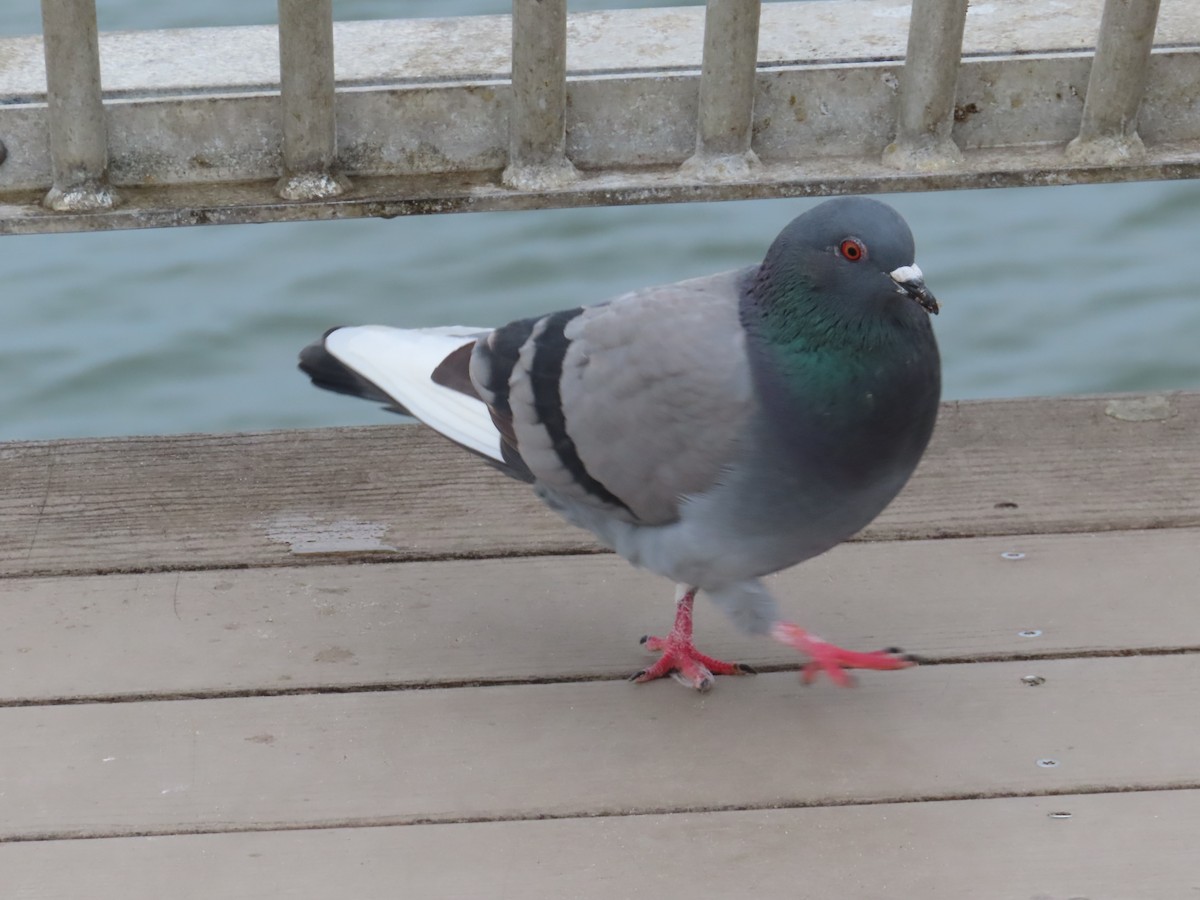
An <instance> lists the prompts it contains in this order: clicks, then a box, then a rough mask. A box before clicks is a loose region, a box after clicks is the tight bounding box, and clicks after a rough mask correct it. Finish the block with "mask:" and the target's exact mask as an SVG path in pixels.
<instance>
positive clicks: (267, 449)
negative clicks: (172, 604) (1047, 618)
mask: <svg viewBox="0 0 1200 900" xmlns="http://www.w3.org/2000/svg"><path fill="white" fill-rule="evenodd" d="M1115 402H1116V403H1118V404H1124V405H1123V406H1116V407H1114V406H1113V403H1114V401H1112V400H1110V399H1105V398H1061V399H1034V400H1012V401H990V402H955V403H949V404H946V405H945V406H944V407H943V410H942V416H941V421H940V423H939V427H938V432H937V434H936V435H935V436H934V442H933V446H932V447H931V449H930V452H929V454H928V455H927V457H926V460H925V462H924V463H923V465H922V466H921V469H920V471H919V472H918V473H917V475H916V477H915V478H914V480H913V483H912V484H911V485H910V487H909V489H907V490H906V491H905V492H904V494H903V495H902V496H901V497H900V498H899V499H898V500H897V501H896V503H895V504H893V506H892V508H891V509H889V510H888V511H887V512H886V513H885V514H884V515H883V516H881V517H880V519H879V521H878V522H877V523H875V524H874V525H873V526H871V527H870V528H869V529H868V530H867V531H866V532H865V533H864V534H865V536H866V537H868V538H872V539H890V538H919V537H935V536H936V537H948V536H970V535H978V534H1025V533H1033V532H1050V531H1096V530H1121V529H1135V528H1159V527H1178V526H1189V525H1190V526H1195V525H1200V469H1198V468H1197V467H1196V466H1195V464H1194V461H1195V453H1196V448H1197V446H1198V440H1200V393H1191V394H1187V393H1176V394H1170V395H1164V396H1162V397H1159V398H1158V399H1157V400H1152V401H1149V402H1145V403H1143V404H1142V405H1141V406H1140V407H1139V406H1137V405H1136V404H1133V405H1130V403H1131V401H1129V400H1128V399H1124V400H1117V401H1115ZM0 483H2V484H4V486H5V490H4V492H3V495H2V496H0V575H9V576H14V575H33V574H64V573H85V572H105V571H122V570H124V571H153V570H159V569H179V568H184V569H187V568H212V567H221V566H240V565H272V564H283V563H296V562H303V561H314V560H316V559H317V558H318V557H325V558H328V556H329V554H333V555H336V556H338V557H339V558H343V559H352V558H381V557H382V558H390V559H436V558H445V557H464V556H465V557H496V556H512V555H524V554H539V553H573V552H585V551H588V550H594V549H595V548H596V544H595V542H594V541H593V540H592V539H591V537H590V536H589V535H587V534H584V533H583V532H581V531H578V530H576V529H573V528H570V527H567V526H565V525H564V524H563V523H562V522H561V520H559V519H558V518H557V517H556V516H554V515H553V514H551V513H549V512H547V511H546V510H544V509H543V508H542V507H541V505H540V504H539V503H538V502H537V500H535V499H534V497H533V496H532V494H531V493H530V492H529V491H528V489H527V488H525V487H524V486H523V485H520V484H517V483H515V482H510V481H508V480H507V479H505V478H503V477H502V476H500V475H497V474H496V473H494V472H492V471H491V470H489V469H488V468H487V467H486V466H482V465H480V464H479V462H478V461H477V460H476V459H474V458H472V457H471V456H469V455H468V454H465V453H463V452H461V451H458V450H456V449H454V448H448V447H447V446H446V444H445V442H443V441H441V440H440V439H438V438H436V437H435V436H433V435H430V434H429V433H428V432H427V431H425V430H418V429H412V428H404V427H388V426H378V427H374V428H359V429H319V430H310V431H290V432H272V433H265V434H251V435H184V436H175V437H163V438H127V439H107V440H75V441H62V442H32V443H12V444H7V445H3V446H0ZM1013 504H1015V506H1014V505H1013Z"/></svg>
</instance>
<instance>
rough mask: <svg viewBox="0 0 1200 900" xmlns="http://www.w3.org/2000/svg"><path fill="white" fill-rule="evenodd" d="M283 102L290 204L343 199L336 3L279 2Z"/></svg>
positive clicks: (283, 184)
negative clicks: (335, 58)
mask: <svg viewBox="0 0 1200 900" xmlns="http://www.w3.org/2000/svg"><path fill="white" fill-rule="evenodd" d="M279 99H280V106H281V118H282V120H283V173H284V174H283V178H282V179H280V181H279V184H278V185H277V186H276V191H277V192H278V193H279V196H281V197H283V198H284V199H285V200H318V199H320V198H322V197H334V196H337V195H338V194H340V193H342V192H343V191H344V190H345V189H346V188H347V187H348V182H347V180H346V179H345V178H343V177H341V176H338V175H336V174H334V166H335V164H336V162H337V120H336V118H335V100H334V80H333V0H279Z"/></svg>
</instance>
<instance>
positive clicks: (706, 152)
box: [682, 0, 762, 179]
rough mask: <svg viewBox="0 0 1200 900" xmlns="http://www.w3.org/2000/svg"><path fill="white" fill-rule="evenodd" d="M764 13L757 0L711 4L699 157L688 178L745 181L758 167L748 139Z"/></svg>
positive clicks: (706, 21)
mask: <svg viewBox="0 0 1200 900" xmlns="http://www.w3.org/2000/svg"><path fill="white" fill-rule="evenodd" d="M761 11H762V3H761V2H759V0H708V6H707V8H706V9H705V13H704V58H703V62H702V64H701V70H700V110H699V114H698V116H697V119H696V153H695V155H693V156H692V157H691V158H690V159H689V160H688V161H687V162H685V163H684V164H683V168H682V172H683V173H684V174H685V175H688V176H691V177H698V178H702V179H721V178H731V177H732V178H744V177H746V176H747V175H749V173H750V169H751V168H752V167H753V166H754V165H756V164H757V163H758V157H757V156H755V154H754V151H753V150H751V149H750V140H751V137H752V134H753V132H752V126H753V124H754V88H755V80H756V75H757V68H756V67H757V64H758V22H759V16H760V13H761Z"/></svg>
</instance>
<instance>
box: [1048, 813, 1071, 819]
mask: <svg viewBox="0 0 1200 900" xmlns="http://www.w3.org/2000/svg"><path fill="white" fill-rule="evenodd" d="M1047 815H1049V817H1050V818H1051V819H1069V818H1071V814H1070V813H1069V812H1065V811H1060V812H1052V813H1048V814H1047Z"/></svg>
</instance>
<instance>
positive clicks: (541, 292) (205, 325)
mask: <svg viewBox="0 0 1200 900" xmlns="http://www.w3.org/2000/svg"><path fill="white" fill-rule="evenodd" d="M99 5H100V8H101V25H102V27H103V28H105V29H118V28H161V27H178V26H190V25H200V24H250V23H259V22H270V21H273V17H274V15H275V8H276V7H275V2H274V0H269V2H263V0H254V2H238V3H234V2H232V0H213V2H211V3H209V4H203V5H201V4H183V3H161V2H155V0H123V2H118V0H111V2H110V0H101V3H100V4H99ZM631 5H655V4H650V3H641V4H637V3H630V2H620V3H617V2H611V3H600V2H595V3H590V4H588V3H575V2H573V3H572V9H584V8H595V7H600V6H631ZM658 5H665V4H658ZM19 6H20V7H31V8H17V7H18V5H17V4H5V5H4V6H3V7H2V8H0V34H22V33H31V32H36V31H37V30H38V28H39V22H38V18H37V9H36V4H20V5H19ZM507 8H508V4H507V3H505V2H488V3H483V2H477V0H440V2H435V0H422V2H414V0H409V2H406V3H404V4H396V3H391V2H384V0H376V2H367V0H359V2H352V0H338V2H337V3H335V15H336V16H337V17H338V18H339V19H354V18H371V17H379V16H388V15H434V14H437V15H461V14H470V13H478V12H503V11H505V10H506V9H507ZM882 199H885V200H887V201H888V202H891V203H892V204H893V205H895V206H896V207H897V208H898V209H899V210H900V211H901V212H902V213H903V214H904V216H905V217H906V218H907V219H908V221H909V224H910V225H911V226H912V229H913V232H914V234H915V235H916V238H917V247H918V254H917V259H918V262H919V264H920V265H921V267H922V269H923V270H924V271H925V274H926V278H927V281H928V283H929V285H930V287H931V288H932V290H933V291H934V292H935V293H936V294H937V296H938V297H939V299H940V300H942V302H943V312H942V315H941V316H939V317H938V319H937V320H936V323H935V324H936V328H937V332H938V337H939V340H940V342H941V346H942V351H943V358H944V363H945V394H946V396H947V397H951V398H968V397H1003V396H1027V395H1050V394H1074V393H1094V392H1102V391H1140V390H1163V389H1171V388H1193V389H1197V388H1200V297H1198V295H1197V294H1198V292H1197V287H1196V285H1197V281H1198V276H1197V274H1196V272H1197V256H1196V254H1197V249H1196V248H1197V246H1200V244H1198V241H1197V235H1198V234H1200V182H1162V183H1143V184H1129V185H1097V186H1080V187H1058V188H1027V189H1008V190H995V191H959V192H948V193H930V194H902V195H893V196H891V197H885V198H882ZM812 202H814V201H795V200H768V201H747V202H738V203H723V204H687V205H678V206H652V207H625V208H610V209H584V210H546V211H540V212H522V213H473V214H461V215H450V216H437V217H422V218H408V219H395V220H392V221H386V222H385V221H347V222H329V223H298V224H282V225H249V226H226V227H204V228H188V229H172V230H163V231H138V232H119V233H103V234H73V235H37V236H9V237H5V238H4V239H3V240H0V270H2V271H3V292H2V295H0V296H2V298H3V299H2V304H0V310H3V325H4V327H3V328H2V329H0V439H3V440H12V439H25V438H54V437H71V436H88V435H119V434H163V433H172V432H183V431H210V432H213V431H230V430H251V429H263V428H280V427H297V426H310V425H334V424H358V423H369V422H381V421H389V420H391V419H392V418H393V417H390V416H389V415H388V414H386V413H384V412H382V411H379V410H377V409H375V408H373V407H372V406H370V405H369V404H365V403H361V402H354V401H352V400H349V399H347V398H343V397H335V396H331V395H326V394H323V393H322V392H318V391H316V390H314V389H312V388H311V387H310V386H309V385H308V384H307V379H305V378H304V377H303V376H301V375H300V374H299V373H298V372H297V371H296V370H295V355H296V351H297V350H298V349H299V348H300V347H301V346H303V345H304V344H305V343H307V342H309V341H310V340H312V339H313V338H314V337H316V336H317V335H319V334H320V333H321V332H322V331H323V330H324V329H325V328H327V327H328V326H330V325H334V324H340V323H354V322H386V323H392V324H398V325H433V324H478V325H490V324H498V323H500V322H503V321H507V320H508V319H511V318H514V317H516V316H523V315H530V314H532V313H536V312H540V311H546V310H551V309H555V308H558V307H562V306H566V305H574V304H579V303H589V302H594V301H597V300H601V299H604V298H605V297H608V296H611V295H613V294H615V293H618V292H620V291H624V290H627V289H630V288H633V287H638V286H641V285H645V284H653V283H660V282H665V281H674V280H678V279H681V278H686V277H691V276H694V275H700V274H704V273H707V272H714V271H719V270H721V269H725V268H731V267H734V266H739V265H744V264H747V263H750V262H754V261H756V260H758V259H760V258H761V256H762V253H763V251H764V250H765V248H766V246H767V244H768V243H769V242H770V240H771V239H772V238H773V237H774V235H775V234H776V233H777V232H778V231H779V229H780V228H781V227H782V226H783V225H784V224H786V223H787V221H788V220H790V219H791V218H792V217H793V216H794V215H796V214H797V213H799V212H800V211H802V210H803V209H805V208H807V207H808V206H809V205H811V204H812Z"/></svg>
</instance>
